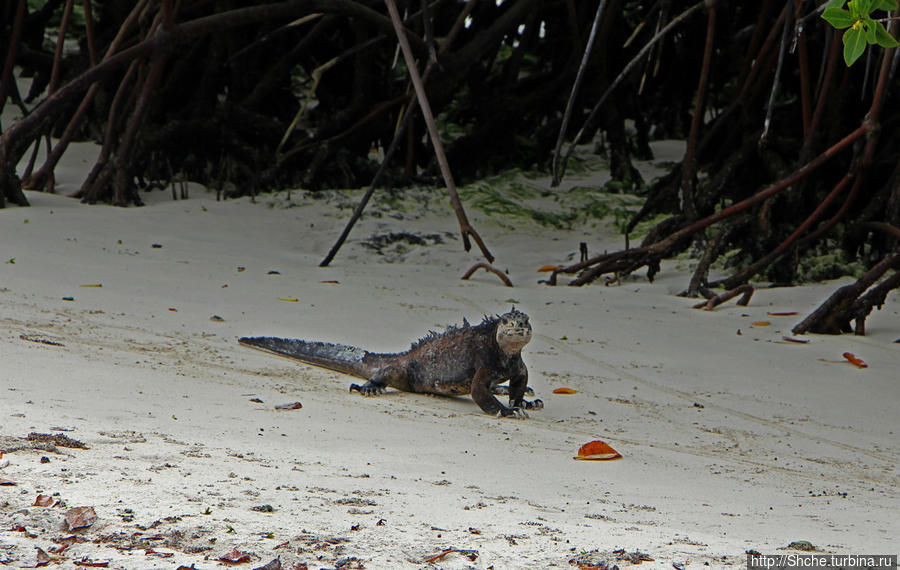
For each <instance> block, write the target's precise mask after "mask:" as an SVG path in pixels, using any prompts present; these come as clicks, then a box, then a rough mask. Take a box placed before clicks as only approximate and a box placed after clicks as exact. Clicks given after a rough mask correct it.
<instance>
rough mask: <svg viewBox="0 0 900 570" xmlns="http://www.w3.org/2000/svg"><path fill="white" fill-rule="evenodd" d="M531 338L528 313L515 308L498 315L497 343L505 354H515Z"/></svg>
mask: <svg viewBox="0 0 900 570" xmlns="http://www.w3.org/2000/svg"><path fill="white" fill-rule="evenodd" d="M530 340H531V323H529V322H528V315H526V314H525V313H523V312H522V311H517V310H516V309H515V308H513V310H511V311H510V312H508V313H504V314H502V315H500V316H499V317H498V322H497V344H499V345H500V349H501V350H503V352H505V353H506V354H510V355H511V354H515V353H517V352H520V351H521V350H522V348H523V347H524V346H525V345H526V344H528V341H530Z"/></svg>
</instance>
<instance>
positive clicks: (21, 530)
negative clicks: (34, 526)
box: [9, 524, 25, 532]
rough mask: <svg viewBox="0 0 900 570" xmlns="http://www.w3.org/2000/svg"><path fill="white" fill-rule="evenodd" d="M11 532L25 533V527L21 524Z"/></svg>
mask: <svg viewBox="0 0 900 570" xmlns="http://www.w3.org/2000/svg"><path fill="white" fill-rule="evenodd" d="M9 530H10V532H25V527H24V526H22V525H20V524H17V525H16V526H14V527H12V528H11V529H9Z"/></svg>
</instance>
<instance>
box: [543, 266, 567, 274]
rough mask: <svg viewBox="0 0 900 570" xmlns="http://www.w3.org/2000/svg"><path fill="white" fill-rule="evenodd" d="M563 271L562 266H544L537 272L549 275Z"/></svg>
mask: <svg viewBox="0 0 900 570" xmlns="http://www.w3.org/2000/svg"><path fill="white" fill-rule="evenodd" d="M560 269H562V265H544V266H542V267H541V268H540V269H538V270H537V272H538V273H549V272H551V271H558V270H560Z"/></svg>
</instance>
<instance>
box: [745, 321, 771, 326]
mask: <svg viewBox="0 0 900 570" xmlns="http://www.w3.org/2000/svg"><path fill="white" fill-rule="evenodd" d="M750 324H751V325H753V326H755V327H767V326H769V325H771V324H772V323H770V322H769V321H753V322H752V323H750Z"/></svg>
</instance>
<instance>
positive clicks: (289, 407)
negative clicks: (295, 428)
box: [275, 402, 303, 410]
mask: <svg viewBox="0 0 900 570" xmlns="http://www.w3.org/2000/svg"><path fill="white" fill-rule="evenodd" d="M302 407H303V404H301V403H300V402H290V403H287V404H276V405H275V409H276V410H299V409H300V408H302Z"/></svg>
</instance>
